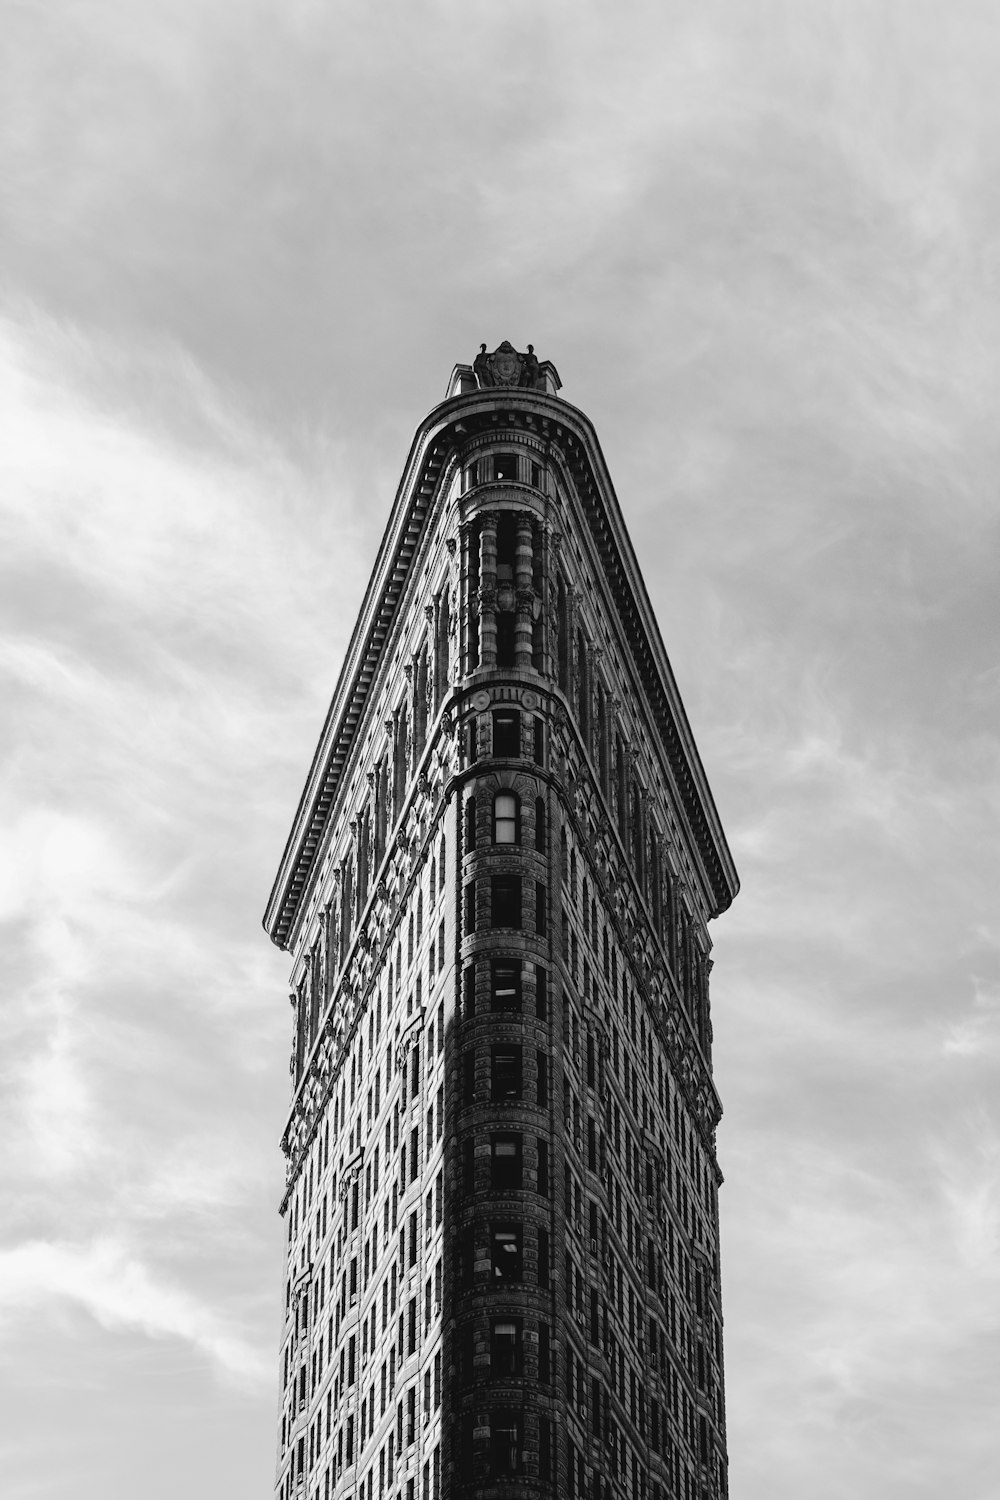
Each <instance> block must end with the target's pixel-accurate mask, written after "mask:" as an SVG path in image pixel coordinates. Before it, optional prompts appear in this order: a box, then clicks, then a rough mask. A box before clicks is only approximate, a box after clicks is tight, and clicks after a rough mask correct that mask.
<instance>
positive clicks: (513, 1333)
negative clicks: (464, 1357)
mask: <svg viewBox="0 0 1000 1500" xmlns="http://www.w3.org/2000/svg"><path fill="white" fill-rule="evenodd" d="M521 1356H522V1343H521V1319H520V1318H494V1319H493V1325H492V1328H491V1329H490V1373H491V1374H492V1375H520V1373H521Z"/></svg>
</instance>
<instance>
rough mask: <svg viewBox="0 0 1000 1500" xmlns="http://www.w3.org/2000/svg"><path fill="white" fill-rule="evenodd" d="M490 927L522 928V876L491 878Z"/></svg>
mask: <svg viewBox="0 0 1000 1500" xmlns="http://www.w3.org/2000/svg"><path fill="white" fill-rule="evenodd" d="M490 925H491V926H492V927H515V928H519V927H520V926H521V877H520V875H491V876H490ZM470 930H471V929H470Z"/></svg>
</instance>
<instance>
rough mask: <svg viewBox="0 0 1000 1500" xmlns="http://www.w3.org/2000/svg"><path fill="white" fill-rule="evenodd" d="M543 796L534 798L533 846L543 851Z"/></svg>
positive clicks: (541, 852)
mask: <svg viewBox="0 0 1000 1500" xmlns="http://www.w3.org/2000/svg"><path fill="white" fill-rule="evenodd" d="M545 842H546V841H545V798H544V797H536V798H535V848H536V849H537V850H538V852H539V854H544V853H545Z"/></svg>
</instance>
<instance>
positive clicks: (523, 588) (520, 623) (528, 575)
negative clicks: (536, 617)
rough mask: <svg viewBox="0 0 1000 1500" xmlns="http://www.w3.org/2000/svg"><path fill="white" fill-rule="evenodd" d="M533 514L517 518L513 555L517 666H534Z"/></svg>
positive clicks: (515, 658) (515, 653)
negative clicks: (515, 543) (532, 628)
mask: <svg viewBox="0 0 1000 1500" xmlns="http://www.w3.org/2000/svg"><path fill="white" fill-rule="evenodd" d="M531 543H532V536H531V517H530V515H526V514H524V513H522V514H521V515H519V516H518V518H517V545H516V550H515V554H514V584H515V588H516V590H517V593H516V598H517V615H516V617H515V620H514V665H515V667H530V666H531V626H532V610H533V608H534V604H535V593H534V589H533V588H532V580H533V572H532V561H533V560H532V552H531Z"/></svg>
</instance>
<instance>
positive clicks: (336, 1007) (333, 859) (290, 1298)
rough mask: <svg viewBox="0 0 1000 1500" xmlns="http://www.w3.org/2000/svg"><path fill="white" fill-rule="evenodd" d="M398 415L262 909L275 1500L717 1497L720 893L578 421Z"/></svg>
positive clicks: (634, 574)
mask: <svg viewBox="0 0 1000 1500" xmlns="http://www.w3.org/2000/svg"><path fill="white" fill-rule="evenodd" d="M559 385H560V382H559V379H558V376H557V374H556V371H555V369H554V367H553V366H552V365H551V364H550V363H548V362H544V363H540V362H539V361H538V360H537V359H536V357H535V355H534V352H533V350H532V348H531V346H530V345H529V347H528V352H527V354H519V353H518V352H517V351H515V350H514V349H512V348H511V346H510V345H509V344H506V343H505V344H502V345H501V346H500V348H499V349H497V350H496V351H495V353H493V354H492V355H490V354H487V352H486V346H485V345H483V348H482V351H481V353H480V355H479V356H478V358H477V359H476V361H475V364H474V366H467V365H459V366H456V368H455V370H454V372H453V374H452V378H451V381H450V382H449V385H448V391H447V396H446V398H445V400H444V401H443V402H442V403H441V405H440V406H437V407H436V408H435V409H434V410H433V411H432V412H431V413H430V415H429V416H428V417H427V418H426V419H425V420H424V421H423V422H422V423H421V425H420V427H419V428H418V430H417V433H416V436H415V438H414V440H413V445H412V447H411V449H410V453H409V457H408V458H407V461H406V466H405V469H404V471H403V477H402V480H401V482H400V485H399V490H398V493H397V495H396V499H395V503H394V505H393V508H392V514H391V516H390V518H389V522H388V525H387V527H386V531H385V536H384V538H383V541H382V545H381V549H380V551H379V554H378V559H377V561H376V564H375V568H374V572H373V573H372V577H371V581H370V583H369V585H368V590H367V593H366V595H365V599H364V604H363V606H362V609H361V614H360V616H359V619H358V622H357V625H356V627H355V630H354V634H353V636H352V638H351V643H350V647H349V649H348V653H347V658H346V661H345V663H344V666H343V670H342V672H341V674H340V679H339V682H338V685H337V688H336V692H335V694H334V698H333V702H332V705H331V707H330V711H329V714H328V717H327V720H326V724H325V726H324V729H323V733H322V737H321V739H320V742H319V746H318V748H317V750H316V753H315V756H314V757H313V762H312V766H311V769H310V771H309V777H308V781H307V783H306V787H305V790H304V792H303V794H302V799H301V801H300V804H299V808H298V812H297V814H296V817H295V821H294V824H293V827H292V831H291V834H290V837H289V839H288V843H287V846H286V849H285V852H284V856H283V858H282V861H281V867H280V870H279V873H278V877H277V880H276V882H275V885H274V889H273V891H272V894H271V898H270V902H269V904H268V909H267V915H266V919H265V925H266V928H267V931H268V933H269V934H270V936H271V937H272V939H273V940H274V941H275V942H276V943H277V944H279V945H280V946H282V947H284V948H286V949H287V950H288V951H289V952H290V953H291V955H292V959H293V968H292V986H293V989H292V995H291V1002H292V1006H293V1012H294V1045H293V1051H292V1064H291V1069H292V1079H293V1090H294V1097H293V1103H292V1108H291V1113H290V1115H289V1119H288V1123H287V1126H286V1129H285V1133H284V1138H283V1142H282V1144H283V1147H284V1150H285V1152H286V1154H287V1157H288V1186H287V1192H286V1195H285V1199H284V1202H283V1204H282V1212H283V1214H284V1216H285V1219H286V1223H287V1234H288V1251H287V1256H288V1265H287V1284H286V1288H285V1327H284V1335H283V1341H282V1350H281V1373H282V1409H281V1420H280V1442H279V1459H278V1478H277V1494H278V1496H279V1497H280V1500H290V1497H292V1496H304V1497H306V1500H329V1497H330V1496H337V1497H350V1500H376V1497H383V1496H385V1497H397V1496H398V1497H401V1500H432V1497H433V1500H438V1497H444V1500H472V1497H477V1500H478V1497H487V1496H490V1497H492V1496H495V1497H500V1496H503V1497H508V1500H513V1497H522V1496H523V1497H535V1496H552V1495H555V1494H557V1493H558V1495H559V1496H560V1497H566V1500H584V1497H586V1500H609V1497H629V1500H668V1497H669V1500H707V1497H712V1500H716V1497H720V1496H724V1495H725V1494H726V1446H725V1417H724V1404H723V1372H722V1337H721V1329H722V1314H721V1308H720V1302H719V1233H718V1196H717V1195H718V1186H719V1183H720V1181H721V1177H720V1173H719V1169H718V1165H717V1162H716V1155H715V1128H716V1125H717V1122H718V1119H719V1116H720V1113H721V1110H720V1106H719V1102H718V1098H717V1096H716V1093H715V1090H714V1087H713V1083H712V1063H711V1037H712V1028H711V1022H710V1019H709V1002H708V975H709V969H710V967H711V964H710V960H709V949H710V940H709V936H708V930H707V923H708V921H709V919H710V918H711V917H714V916H717V915H718V914H719V913H720V912H722V911H724V910H725V908H726V907H727V906H728V905H729V903H730V902H731V900H732V898H733V896H734V895H735V893H736V890H737V888H738V882H737V878H736V873H735V870H734V868H733V864H732V860H731V858H730V854H729V851H728V849H727V847H726V843H725V839H724V837H723V833H722V828H721V826H720V823H719V819H718V816H717V814H716V811H715V807H714V805H713V802H712V798H711V794H710V792H709V789H708V784H707V782H706V779H705V774H704V772H703V770H702V767H701V763H700V761H699V759H698V753H697V750H696V749H695V744H694V740H693V739H692V736H691V731H690V728H689V726H688V723H687V719H686V717H685V714H684V710H683V707H682V705H681V701H680V698H679V696H678V692H677V688H676V685H675V683H674V679H673V675H672V673H671V669H670V666H669V663H668V661H667V657H666V654H665V652H664V648H663V645H662V642H661V639H660V635H659V631H658V629H657V625H656V621H655V619H654V617H653V614H652V610H651V608H650V604H649V600H648V598H647V596H646V592H645V588H644V586H643V582H642V579H641V576H640V573H639V568H638V565H637V562H636V559H635V556H634V553H633V551H632V547H631V544H630V542H629V538H628V535H627V533H626V530H625V525H624V522H623V520H622V516H621V512H620V510H619V507H618V503H617V501H616V499H615V495H614V491H613V489H612V485H611V480H610V478H609V476H608V473H607V470H606V468H605V464H604V459H603V457H602V455H601V450H600V447H599V445H598V442H597V437H596V435H595V433H594V429H593V428H592V426H591V424H590V422H589V421H588V420H587V418H586V417H585V416H583V414H582V413H581V412H579V411H577V410H576V409H575V408H574V407H572V406H570V405H569V404H568V403H566V402H565V401H563V400H562V399H560V397H559V396H558V394H557V392H558V390H559Z"/></svg>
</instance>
